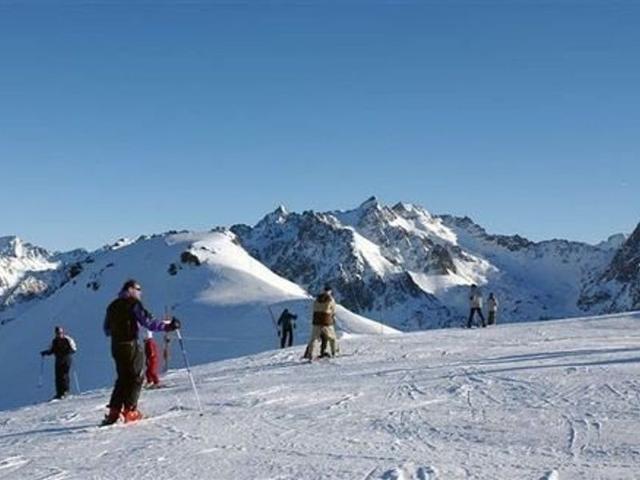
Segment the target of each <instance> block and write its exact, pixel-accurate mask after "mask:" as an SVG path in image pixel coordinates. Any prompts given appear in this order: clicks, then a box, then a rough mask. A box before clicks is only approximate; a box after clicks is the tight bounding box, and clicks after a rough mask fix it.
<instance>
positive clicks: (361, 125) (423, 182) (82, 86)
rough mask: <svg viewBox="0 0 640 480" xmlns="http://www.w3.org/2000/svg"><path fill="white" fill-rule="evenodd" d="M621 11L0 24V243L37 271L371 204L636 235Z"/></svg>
mask: <svg viewBox="0 0 640 480" xmlns="http://www.w3.org/2000/svg"><path fill="white" fill-rule="evenodd" d="M638 24H640V3H638V2H631V1H629V2H588V1H587V2H577V1H559V2H544V3H541V2H536V3H533V2H524V1H517V2H516V1H514V2H486V3H482V2H471V3H464V2H454V3H451V2H424V3H421V4H418V3H416V4H409V3H406V4H404V5H396V6H392V5H389V4H387V5H385V4H380V3H379V4H375V5H374V4H372V3H364V2H357V3H349V4H345V3H338V2H331V3H323V4H320V3H316V4H313V5H306V6H295V5H291V4H289V5H285V4H280V5H271V6H269V5H266V4H264V3H262V4H260V3H255V4H251V5H244V6H230V5H226V6H225V5H221V4H219V5H216V4H213V3H201V4H197V3H190V4H182V5H178V4H175V5H171V4H169V3H165V4H164V5H162V6H151V5H148V4H147V5H145V4H143V3H139V2H136V3H134V4H129V6H126V5H124V4H121V5H115V6H108V5H80V4H77V5H74V4H71V3H68V4H66V6H59V5H58V6H54V5H52V4H51V3H48V2H34V3H28V4H27V5H26V6H25V5H22V6H19V5H16V4H12V3H6V2H5V3H2V2H0V69H1V74H0V172H2V173H1V177H0V178H1V183H0V205H2V210H3V214H2V217H1V220H0V235H2V234H5V235H8V234H17V235H19V236H21V237H23V238H25V239H27V240H29V241H31V242H34V243H37V244H40V245H43V246H45V247H48V248H52V249H68V248H73V247H78V246H83V247H87V248H95V247H98V246H100V245H102V244H104V243H107V242H110V241H113V240H115V239H117V238H118V237H121V236H137V235H139V234H143V233H155V232H160V231H165V230H169V229H180V228H188V229H208V228H211V227H212V226H214V225H230V224H233V223H249V224H253V223H255V222H256V221H258V220H259V218H261V216H263V215H264V214H266V213H267V212H268V211H270V210H272V209H274V208H275V207H276V206H277V205H279V204H284V205H286V206H287V208H289V209H290V210H296V211H302V210H308V209H315V210H330V209H336V208H339V209H347V208H351V207H355V206H357V205H358V204H359V203H360V202H362V201H364V200H365V199H366V198H367V197H368V196H370V195H376V196H378V198H379V199H380V200H381V201H383V202H385V203H390V204H392V203H395V202H397V201H407V202H414V203H418V204H420V205H422V206H424V207H425V208H427V209H428V210H430V211H431V212H433V213H452V214H457V215H469V216H471V217H472V218H473V219H474V220H476V221H477V222H478V223H480V224H481V225H483V226H485V227H486V228H487V229H488V230H490V231H491V232H494V233H505V234H512V233H519V234H521V235H525V236H527V237H530V238H532V239H534V240H539V239H546V238H552V237H561V238H568V239H575V240H584V241H589V242H595V241H599V240H600V239H604V238H606V237H607V236H608V235H609V234H611V233H616V232H620V231H626V232H630V231H631V230H632V229H633V228H634V227H635V226H636V225H637V223H638V222H640V208H639V206H640V193H639V192H640V190H639V189H638V186H637V185H638V183H637V180H638V178H640V158H639V157H640V88H639V87H638V86H639V85H640V29H638V28H637V25H638Z"/></svg>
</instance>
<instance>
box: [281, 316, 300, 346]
mask: <svg viewBox="0 0 640 480" xmlns="http://www.w3.org/2000/svg"><path fill="white" fill-rule="evenodd" d="M297 318H298V316H297V315H294V314H293V313H291V312H289V310H288V309H287V308H285V309H284V311H283V312H282V314H281V315H280V318H279V319H278V334H279V335H280V348H284V347H285V344H287V339H288V340H289V342H288V345H287V346H289V347H290V346H291V345H293V329H294V328H296V322H295V320H296V319H297Z"/></svg>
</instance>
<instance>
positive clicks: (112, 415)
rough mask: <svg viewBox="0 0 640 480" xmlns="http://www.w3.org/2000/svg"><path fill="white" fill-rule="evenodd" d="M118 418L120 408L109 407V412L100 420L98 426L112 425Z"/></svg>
mask: <svg viewBox="0 0 640 480" xmlns="http://www.w3.org/2000/svg"><path fill="white" fill-rule="evenodd" d="M119 418H120V409H117V408H111V407H109V413H107V414H106V415H105V417H104V419H103V420H102V423H101V424H100V426H103V427H104V426H106V425H113V424H114V423H116V422H117V421H118V419H119Z"/></svg>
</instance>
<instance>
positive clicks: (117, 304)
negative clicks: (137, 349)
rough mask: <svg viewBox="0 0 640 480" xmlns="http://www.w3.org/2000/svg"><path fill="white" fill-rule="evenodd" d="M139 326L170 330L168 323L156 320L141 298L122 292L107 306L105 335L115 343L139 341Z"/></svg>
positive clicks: (157, 330)
mask: <svg viewBox="0 0 640 480" xmlns="http://www.w3.org/2000/svg"><path fill="white" fill-rule="evenodd" d="M139 326H143V327H145V328H146V329H147V330H152V331H156V332H162V331H167V330H168V328H167V327H168V324H165V323H164V322H162V321H158V320H155V319H154V318H153V315H151V313H150V312H149V311H148V310H147V309H146V308H144V306H143V305H142V302H140V300H137V299H135V298H133V297H130V296H128V295H126V293H123V294H120V296H119V297H118V298H117V299H115V300H114V301H113V302H111V303H110V304H109V306H108V307H107V314H106V316H105V319H104V325H103V328H104V333H105V335H106V336H107V337H111V341H112V342H113V343H120V342H133V341H137V340H138V332H139V330H140V328H139Z"/></svg>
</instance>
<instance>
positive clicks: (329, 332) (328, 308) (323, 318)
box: [304, 285, 336, 360]
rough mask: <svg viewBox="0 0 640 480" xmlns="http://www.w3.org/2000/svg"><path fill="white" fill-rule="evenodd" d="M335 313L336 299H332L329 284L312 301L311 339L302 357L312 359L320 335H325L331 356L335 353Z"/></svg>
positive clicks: (320, 337)
mask: <svg viewBox="0 0 640 480" xmlns="http://www.w3.org/2000/svg"><path fill="white" fill-rule="evenodd" d="M335 314H336V301H335V300H334V299H333V295H332V291H331V287H330V286H328V285H327V286H325V287H324V292H322V293H321V294H320V295H318V296H317V297H316V299H315V301H314V302H313V327H312V328H313V329H312V332H311V339H310V340H309V344H308V345H307V350H306V351H305V355H304V358H308V359H309V360H313V349H314V347H315V343H316V341H318V340H322V336H323V335H324V336H326V338H327V342H328V344H329V348H330V349H331V356H335V354H336V331H335V329H334V327H333V326H334V324H335Z"/></svg>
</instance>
